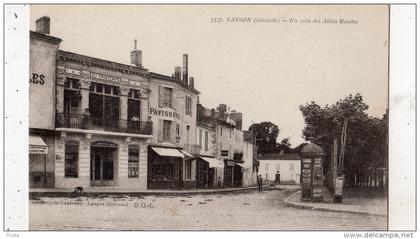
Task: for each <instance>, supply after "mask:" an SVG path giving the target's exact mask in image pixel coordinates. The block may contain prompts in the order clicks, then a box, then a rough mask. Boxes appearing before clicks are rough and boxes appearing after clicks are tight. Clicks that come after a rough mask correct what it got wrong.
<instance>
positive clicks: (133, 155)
mask: <svg viewBox="0 0 420 239" xmlns="http://www.w3.org/2000/svg"><path fill="white" fill-rule="evenodd" d="M128 177H129V178H138V177H139V147H138V146H136V145H130V146H129V148H128Z"/></svg>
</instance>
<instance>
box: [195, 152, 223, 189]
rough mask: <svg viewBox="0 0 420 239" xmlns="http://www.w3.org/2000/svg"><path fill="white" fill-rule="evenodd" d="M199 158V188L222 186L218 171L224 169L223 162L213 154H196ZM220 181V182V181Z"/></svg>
mask: <svg viewBox="0 0 420 239" xmlns="http://www.w3.org/2000/svg"><path fill="white" fill-rule="evenodd" d="M196 158H197V173H196V174H197V183H196V185H197V188H217V187H222V186H223V185H222V181H221V178H219V177H218V176H217V175H218V172H220V171H222V170H223V167H224V165H223V162H221V161H219V160H218V159H216V158H214V157H212V156H206V155H196ZM219 181H220V182H219Z"/></svg>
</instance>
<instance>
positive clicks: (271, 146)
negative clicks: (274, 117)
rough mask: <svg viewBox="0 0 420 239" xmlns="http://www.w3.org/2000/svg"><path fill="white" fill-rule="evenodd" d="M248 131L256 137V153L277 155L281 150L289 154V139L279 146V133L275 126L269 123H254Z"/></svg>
mask: <svg viewBox="0 0 420 239" xmlns="http://www.w3.org/2000/svg"><path fill="white" fill-rule="evenodd" d="M249 131H252V132H254V133H255V135H256V144H257V146H258V153H261V154H266V153H279V152H280V151H282V150H283V151H284V152H285V153H289V152H290V143H289V138H285V139H283V140H282V141H281V143H280V144H279V143H277V137H278V135H279V132H280V130H279V128H278V126H277V125H275V124H273V123H271V122H261V123H254V124H252V125H251V126H250V127H249Z"/></svg>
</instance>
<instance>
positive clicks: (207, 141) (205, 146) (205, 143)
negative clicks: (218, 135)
mask: <svg viewBox="0 0 420 239" xmlns="http://www.w3.org/2000/svg"><path fill="white" fill-rule="evenodd" d="M204 150H205V151H207V150H209V131H206V132H205V136H204Z"/></svg>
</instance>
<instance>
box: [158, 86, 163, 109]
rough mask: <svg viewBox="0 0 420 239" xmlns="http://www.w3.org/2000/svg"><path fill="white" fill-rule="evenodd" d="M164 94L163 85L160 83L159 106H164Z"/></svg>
mask: <svg viewBox="0 0 420 239" xmlns="http://www.w3.org/2000/svg"><path fill="white" fill-rule="evenodd" d="M163 98H164V95H163V87H162V86H161V85H160V86H159V108H162V107H163V100H164V99H163Z"/></svg>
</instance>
